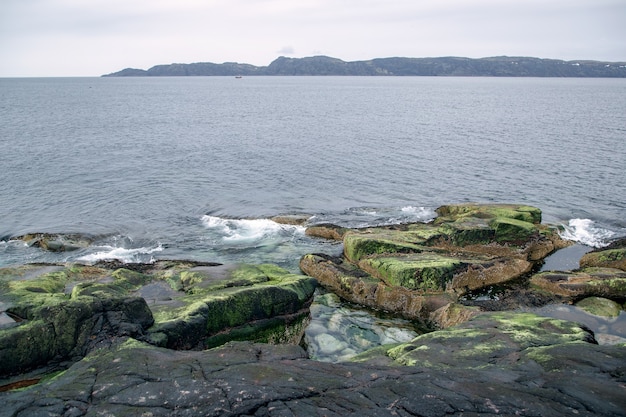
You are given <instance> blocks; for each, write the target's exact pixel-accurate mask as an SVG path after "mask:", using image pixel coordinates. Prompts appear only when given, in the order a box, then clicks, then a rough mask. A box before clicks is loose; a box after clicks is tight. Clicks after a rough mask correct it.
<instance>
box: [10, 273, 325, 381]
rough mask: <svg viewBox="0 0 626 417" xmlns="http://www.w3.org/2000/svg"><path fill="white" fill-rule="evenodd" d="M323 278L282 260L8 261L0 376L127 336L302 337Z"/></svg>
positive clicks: (215, 340) (209, 341)
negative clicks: (89, 263) (216, 262)
mask: <svg viewBox="0 0 626 417" xmlns="http://www.w3.org/2000/svg"><path fill="white" fill-rule="evenodd" d="M211 268H214V270H212V269H211ZM315 286H316V282H315V280H314V279H312V278H310V277H306V276H303V275H296V274H291V273H289V272H288V271H286V270H284V269H282V268H279V267H277V266H275V265H258V266H253V265H235V266H228V267H226V266H223V265H214V264H201V263H194V262H187V261H158V262H156V263H154V264H118V263H103V264H101V265H96V266H87V265H77V264H69V265H24V266H20V267H16V268H2V269H0V290H1V292H0V307H1V308H2V313H4V314H5V315H6V317H8V318H13V321H11V320H4V321H3V323H2V325H1V326H0V358H1V360H0V375H6V374H12V373H18V372H23V371H24V370H27V369H29V368H33V367H37V366H42V365H45V364H46V363H47V362H49V361H51V360H53V359H54V360H67V359H72V358H76V357H80V356H83V355H84V354H85V353H86V352H87V351H88V350H89V349H91V348H93V347H94V346H97V345H98V344H99V343H110V341H111V340H114V339H115V338H117V337H123V336H132V337H135V338H138V339H143V340H146V341H149V342H151V343H155V344H159V345H164V346H168V347H174V348H179V349H190V348H200V347H206V346H216V345H218V344H221V343H225V342H226V341H229V340H233V339H237V340H242V339H250V340H261V341H269V342H272V341H273V342H277V343H279V342H281V343H282V342H290V343H298V342H299V340H300V338H301V337H302V334H303V331H304V327H305V325H306V322H307V320H308V309H307V308H308V305H309V304H310V302H311V300H312V298H313V292H314V289H315ZM146 299H147V300H148V301H149V302H150V304H148V302H147V301H146ZM155 319H156V320H155Z"/></svg>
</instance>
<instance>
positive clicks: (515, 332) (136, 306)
mask: <svg viewBox="0 0 626 417" xmlns="http://www.w3.org/2000/svg"><path fill="white" fill-rule="evenodd" d="M437 214H438V216H437V218H436V219H435V220H434V221H432V222H429V223H414V224H403V225H393V226H381V227H372V228H364V229H346V228H342V227H338V226H335V225H330V224H328V225H310V226H309V227H308V229H307V234H309V235H310V236H316V237H318V238H320V239H334V240H338V241H341V243H342V244H343V255H342V256H339V257H338V256H330V255H328V254H308V255H305V256H304V257H303V258H302V259H301V262H300V267H301V270H302V272H303V274H293V273H290V272H288V271H286V270H284V269H282V268H279V267H277V266H275V265H269V264H264V265H220V264H211V263H197V262H187V261H157V262H155V263H152V264H122V263H118V262H100V263H97V264H95V265H79V264H58V265H57V264H54V265H53V264H36V265H35V264H29V265H19V266H15V267H10V268H2V269H0V399H1V400H2V403H3V404H4V406H3V407H2V409H0V415H2V416H4V415H6V416H32V415H59V416H98V415H110V416H137V415H146V416H148V415H149V416H161V415H162V416H187V415H190V416H191V415H204V416H222V415H224V416H307V415H320V416H339V415H341V416H346V415H350V416H351V415H354V416H357V415H358V416H363V415H377V416H378V415H379V416H443V415H450V414H454V415H467V416H478V415H481V416H482V415H484V416H492V415H526V416H538V415H541V416H547V415H563V416H564V415H573V414H574V415H582V416H585V415H589V416H591V415H594V416H595V415H602V416H623V415H626V343H625V342H626V339H620V338H619V337H617V338H599V337H597V334H594V332H593V331H591V330H590V329H589V328H587V327H586V326H584V325H581V324H577V323H575V322H571V321H566V320H560V319H556V318H550V317H545V316H541V315H538V314H534V313H531V312H529V309H530V308H540V307H544V306H549V305H555V306H559V305H563V306H571V305H574V304H576V305H578V306H580V308H581V309H585V311H587V312H589V314H593V315H597V316H606V317H611V316H613V317H615V316H619V315H623V314H624V313H623V306H624V302H625V301H626V265H625V263H624V262H625V261H626V244H625V242H623V241H622V242H615V243H614V244H613V245H611V246H609V247H607V248H602V249H600V250H595V251H591V252H589V253H587V254H585V255H584V256H583V257H582V259H581V260H580V267H579V268H577V269H575V270H572V271H541V272H540V271H539V268H540V266H541V265H542V263H543V262H544V259H545V258H546V257H547V256H548V255H550V254H552V253H554V252H555V251H558V250H559V249H562V248H565V247H567V246H568V245H571V242H569V241H565V240H563V239H562V238H561V237H560V236H559V230H558V228H557V227H555V226H551V225H544V224H542V223H541V211H540V210H539V209H537V208H534V207H528V206H519V205H479V204H463V205H448V206H442V207H440V208H439V209H437ZM19 238H20V239H23V240H24V241H29V242H31V244H33V245H36V246H37V247H39V248H41V250H56V251H59V250H72V249H73V248H74V247H80V246H81V245H85V244H87V245H88V244H89V239H88V238H87V237H81V236H75V235H67V236H63V235H56V236H55V235H46V234H33V235H28V236H23V237H19ZM32 242H36V243H32ZM318 285H321V286H322V287H324V288H325V289H326V291H329V292H330V293H331V295H332V294H333V293H334V294H336V295H338V296H339V297H341V299H343V300H346V301H349V302H352V303H355V304H357V305H361V306H364V307H367V308H370V309H373V310H377V311H381V312H385V313H386V314H388V315H392V316H396V317H398V318H402V319H404V320H410V321H411V322H412V323H413V324H414V328H415V330H416V333H415V334H414V335H413V334H411V336H410V337H409V338H406V336H405V338H404V339H395V340H393V338H391V337H386V339H387V342H385V343H388V344H384V345H382V346H378V347H374V348H369V349H367V348H364V349H363V350H360V351H359V352H357V351H354V354H351V355H343V356H342V355H340V354H338V355H337V359H336V360H338V361H340V362H334V363H331V362H320V361H316V360H312V359H310V358H309V356H313V357H314V356H315V354H313V352H314V349H313V346H310V347H309V349H308V351H307V349H306V348H307V346H306V344H305V343H302V340H303V335H304V333H305V330H306V329H307V326H308V324H309V321H310V314H311V312H310V308H311V307H310V306H311V303H312V302H313V297H314V292H315V289H316V287H317V286H318ZM333 303H334V302H333V301H328V302H326V304H325V306H324V311H325V312H326V314H329V313H330V312H332V309H333V308H334V306H335V304H333ZM316 309H317V310H316V312H315V314H319V313H318V312H317V311H319V308H317V307H316ZM408 334H410V333H408ZM316 335H317V336H320V335H321V336H323V337H317V340H318V341H317V342H316V343H322V344H323V343H333V342H332V341H331V340H330V339H332V338H330V332H328V334H325V333H324V331H323V329H318V331H317V333H316ZM353 336H354V337H353V339H355V340H358V336H359V335H353ZM305 340H306V338H305ZM598 340H600V341H601V342H602V344H598ZM364 346H366V347H367V346H369V345H364ZM330 350H332V349H330Z"/></svg>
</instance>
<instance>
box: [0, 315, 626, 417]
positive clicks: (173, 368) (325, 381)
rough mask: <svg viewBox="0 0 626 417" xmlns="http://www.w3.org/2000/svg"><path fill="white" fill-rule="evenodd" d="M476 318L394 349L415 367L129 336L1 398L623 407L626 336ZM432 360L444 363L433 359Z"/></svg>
mask: <svg viewBox="0 0 626 417" xmlns="http://www.w3.org/2000/svg"><path fill="white" fill-rule="evenodd" d="M469 323H471V324H468V326H466V327H465V328H460V329H451V330H450V331H445V330H444V331H441V332H435V333H432V334H431V336H430V338H429V339H428V340H427V339H426V338H424V336H420V337H419V338H417V340H418V341H420V343H421V346H424V347H425V348H421V349H419V348H415V349H413V350H411V351H407V350H406V349H405V348H404V347H405V346H409V345H399V346H398V347H396V348H395V349H396V350H395V351H397V354H398V355H397V357H398V358H399V359H400V361H402V358H405V355H411V357H412V358H413V359H414V361H415V364H414V365H413V366H398V363H399V362H395V363H396V365H395V366H385V365H382V364H380V359H381V358H384V359H386V360H388V361H390V360H391V358H390V357H389V356H381V355H380V353H378V354H371V355H369V359H367V358H366V357H365V356H363V357H361V358H360V362H355V363H341V364H331V363H320V362H314V361H311V360H308V359H306V358H305V356H306V355H305V352H304V351H303V350H302V349H301V348H299V347H298V346H293V345H282V346H276V345H273V346H270V345H265V344H253V343H250V342H230V343H228V344H225V345H223V346H221V347H219V348H216V349H211V350H205V351H172V350H167V349H163V348H158V347H154V346H151V345H147V344H145V343H141V342H138V341H136V340H133V339H129V340H127V341H125V342H118V343H117V344H116V345H113V346H111V347H110V348H107V349H99V350H95V351H93V352H92V353H90V354H89V355H88V356H87V357H86V358H85V359H83V360H81V361H79V362H77V363H75V364H74V365H72V366H71V367H70V368H69V369H68V370H67V371H65V372H63V373H61V374H59V375H57V376H56V377H54V378H49V379H45V380H41V382H39V383H37V384H35V385H31V386H30V387H28V388H23V389H20V390H14V391H5V392H0V401H2V404H3V408H2V411H3V413H5V414H6V415H12V416H13V415H15V416H21V415H72V416H91V415H120V416H121V415H151V416H153V417H159V416H187V415H203V416H224V415H228V416H241V417H244V416H257V417H279V416H307V415H326V416H334V417H337V416H343V417H357V416H362V415H364V414H367V415H376V416H411V415H413V416H416V415H420V416H433V417H437V416H446V415H472V416H485V417H487V416H493V415H537V416H539V415H541V416H548V415H549V416H570V415H578V416H583V417H588V416H620V415H623V410H624V409H626V399H625V397H624V395H623V391H624V388H623V384H624V377H623V375H624V371H625V370H626V368H625V365H624V364H625V363H626V349H624V347H625V346H626V345H622V346H598V345H595V344H591V343H587V342H585V341H584V340H585V339H586V337H587V336H586V332H585V331H584V330H583V329H580V328H578V329H577V328H576V326H575V325H573V324H565V323H559V322H558V321H550V320H548V321H546V320H539V319H538V318H536V317H532V316H530V315H522V316H520V317H518V318H515V317H514V316H512V315H500V316H494V315H491V316H486V317H483V318H480V317H476V318H475V319H474V320H472V321H471V322H469ZM494 325H496V326H502V327H501V328H495V327H490V326H494ZM485 326H486V327H485ZM537 327H538V328H539V333H540V334H539V335H534V332H535V329H536V328H537ZM553 327H554V331H556V335H555V336H549V335H547V334H546V332H547V333H550V332H551V331H553V330H551V328H553ZM420 338H421V339H420ZM490 338H491V339H492V340H490ZM482 348H486V350H485V351H482ZM378 350H379V351H384V352H388V351H394V348H390V347H384V348H379V349H378ZM420 352H421V353H424V355H425V356H424V357H423V359H420V358H419V353H420ZM434 358H444V359H445V360H446V361H445V362H443V363H435V362H429V361H426V360H424V359H434ZM455 361H456V362H455ZM24 383H26V381H24ZM31 383H32V382H31ZM4 386H5V387H6V386H7V385H4ZM0 391H4V390H3V389H2V387H0Z"/></svg>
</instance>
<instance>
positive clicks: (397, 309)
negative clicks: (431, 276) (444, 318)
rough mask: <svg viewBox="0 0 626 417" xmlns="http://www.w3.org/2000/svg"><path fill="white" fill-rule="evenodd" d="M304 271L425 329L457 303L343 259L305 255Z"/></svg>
mask: <svg viewBox="0 0 626 417" xmlns="http://www.w3.org/2000/svg"><path fill="white" fill-rule="evenodd" d="M300 269H302V271H303V272H304V273H306V274H308V275H311V276H314V277H316V279H317V280H318V281H319V282H320V284H322V285H323V286H324V287H326V288H328V289H329V290H331V291H332V292H334V293H336V294H337V295H339V296H340V297H341V298H343V299H345V300H348V301H350V302H353V303H357V304H361V305H364V306H366V307H369V308H372V309H376V310H383V311H387V312H390V313H393V314H397V315H398V316H401V317H404V318H407V319H410V320H416V321H419V322H421V323H422V324H423V325H424V326H426V325H427V324H428V322H429V314H430V313H431V312H433V311H435V310H437V309H439V308H441V307H443V306H445V305H447V304H449V303H451V302H453V301H455V300H456V296H455V295H453V294H450V293H442V292H436V293H427V292H424V291H414V290H410V289H408V288H404V287H402V286H390V285H386V284H384V283H383V282H382V281H381V280H380V279H378V278H375V277H373V276H371V275H370V274H368V273H366V272H365V271H363V270H362V269H359V268H357V267H356V266H355V265H353V264H351V263H349V262H344V261H343V260H342V259H341V258H332V257H327V256H322V255H312V254H309V255H305V256H303V257H302V259H301V260H300Z"/></svg>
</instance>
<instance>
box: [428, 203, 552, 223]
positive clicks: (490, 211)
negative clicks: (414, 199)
mask: <svg viewBox="0 0 626 417" xmlns="http://www.w3.org/2000/svg"><path fill="white" fill-rule="evenodd" d="M436 212H437V214H438V216H439V219H438V220H436V222H441V221H446V220H448V219H459V218H463V217H478V218H507V219H514V220H521V221H524V222H529V223H533V224H539V223H541V210H540V209H538V208H536V207H532V206H525V205H515V204H477V203H463V204H448V205H445V206H441V207H439V208H437V210H436Z"/></svg>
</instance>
